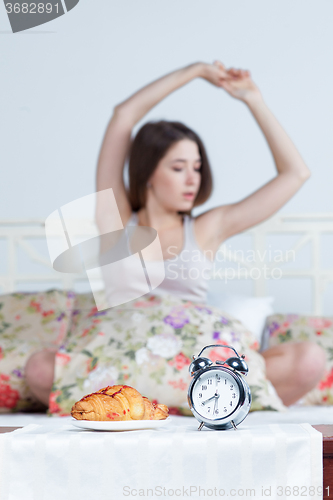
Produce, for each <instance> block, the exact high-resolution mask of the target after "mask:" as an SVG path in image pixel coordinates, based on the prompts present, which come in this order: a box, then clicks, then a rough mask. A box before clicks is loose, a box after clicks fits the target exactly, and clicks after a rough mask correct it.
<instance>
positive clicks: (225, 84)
mask: <svg viewBox="0 0 333 500" xmlns="http://www.w3.org/2000/svg"><path fill="white" fill-rule="evenodd" d="M201 76H202V78H204V79H205V80H207V81H208V82H210V83H211V84H213V85H215V86H216V87H221V88H223V89H224V90H225V91H226V92H228V94H230V95H231V96H232V97H234V98H236V99H240V100H241V101H244V102H248V101H249V100H251V99H252V98H258V97H261V94H260V91H259V89H258V87H257V86H256V84H255V83H254V82H253V80H252V78H251V74H250V72H249V71H248V70H244V69H235V68H229V69H227V68H226V67H225V66H224V64H222V62H221V61H215V62H214V63H213V64H206V63H205V64H203V68H202V73H201Z"/></svg>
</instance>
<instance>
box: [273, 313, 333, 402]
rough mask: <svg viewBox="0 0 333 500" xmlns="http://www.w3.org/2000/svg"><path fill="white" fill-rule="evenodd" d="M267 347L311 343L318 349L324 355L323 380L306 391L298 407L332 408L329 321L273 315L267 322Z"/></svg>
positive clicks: (331, 328)
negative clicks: (289, 343) (325, 363)
mask: <svg viewBox="0 0 333 500" xmlns="http://www.w3.org/2000/svg"><path fill="white" fill-rule="evenodd" d="M266 328H267V330H266V331H267V333H268V335H269V339H268V347H273V346H275V345H278V344H282V343H283V342H303V341H312V342H316V343H317V344H318V345H320V346H321V347H322V348H323V349H324V350H325V351H326V355H327V370H326V375H325V377H324V378H323V379H322V380H321V381H320V382H319V384H318V385H317V387H315V389H313V390H312V391H310V392H309V393H308V394H307V395H306V396H305V397H304V398H302V401H301V403H302V404H304V405H332V404H333V318H328V317H327V318H320V317H317V316H314V317H313V316H299V315H297V314H274V315H272V316H269V317H268V318H267V323H266Z"/></svg>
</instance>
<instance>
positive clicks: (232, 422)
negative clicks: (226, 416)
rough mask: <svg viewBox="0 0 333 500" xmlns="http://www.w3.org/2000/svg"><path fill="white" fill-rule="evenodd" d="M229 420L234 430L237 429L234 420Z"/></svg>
mask: <svg viewBox="0 0 333 500" xmlns="http://www.w3.org/2000/svg"><path fill="white" fill-rule="evenodd" d="M230 422H231V425H232V426H233V428H234V431H237V427H236V426H235V423H234V421H233V420H230Z"/></svg>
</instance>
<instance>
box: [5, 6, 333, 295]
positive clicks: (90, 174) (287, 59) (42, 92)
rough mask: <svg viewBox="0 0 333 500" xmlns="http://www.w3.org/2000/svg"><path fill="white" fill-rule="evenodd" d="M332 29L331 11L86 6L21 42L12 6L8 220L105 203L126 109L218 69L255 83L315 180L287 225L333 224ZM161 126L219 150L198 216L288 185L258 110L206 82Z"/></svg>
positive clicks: (169, 104) (188, 91)
mask: <svg viewBox="0 0 333 500" xmlns="http://www.w3.org/2000/svg"><path fill="white" fill-rule="evenodd" d="M332 21H333V2H332V0H318V1H317V2H313V0H293V2H290V1H289V0H279V1H275V2H267V0H251V1H249V0H237V1H235V2H229V1H227V0H209V1H208V2H203V1H202V0H182V1H179V0H169V1H168V2H161V1H156V0H128V1H125V2H118V1H115V0H98V2H96V1H93V0H90V1H89V0H80V2H79V4H78V5H77V6H76V7H75V8H74V9H73V10H71V11H70V12H68V13H67V14H66V15H64V16H62V17H60V18H58V19H55V20H54V21H52V22H50V23H48V24H44V25H42V26H39V27H36V28H33V29H31V30H28V31H26V32H21V33H16V34H12V33H11V31H10V25H9V21H8V19H7V16H6V12H5V8H4V6H3V5H0V69H1V83H0V87H1V92H0V113H1V117H0V162H1V174H2V176H1V182H0V218H1V219H2V220H3V219H22V218H46V217H47V216H48V215H49V214H50V213H51V212H52V211H53V210H55V209H56V208H57V207H59V206H61V205H63V204H65V203H68V202H70V201H72V200H74V199H76V198H79V197H81V196H84V195H87V194H90V193H91V192H93V191H94V189H95V168H96V161H97V156H98V152H99V148H100V145H101V140H102V137H103V134H104V131H105V127H106V125H107V122H108V120H109V118H110V116H111V114H112V109H113V107H114V106H115V105H116V104H117V103H119V102H120V101H122V100H124V99H125V98H127V97H128V96H129V95H130V94H131V93H133V92H134V91H136V90H137V89H138V88H140V87H141V86H143V85H145V84H147V83H148V82H150V81H151V80H153V79H155V78H158V77H159V76H161V75H162V74H165V73H167V72H169V71H171V70H173V69H175V68H179V67H181V66H183V65H186V64H189V63H191V62H195V61H207V62H212V61H213V60H214V59H220V60H221V61H222V62H224V63H225V64H226V65H227V66H234V67H240V68H245V69H249V70H250V71H251V73H252V77H253V79H254V81H255V82H256V83H257V84H258V86H259V88H260V89H261V91H262V94H263V96H264V99H265V100H266V103H267V104H268V106H269V107H270V108H271V110H272V111H273V113H274V114H275V115H276V116H277V118H278V119H279V121H280V122H281V123H282V125H283V126H284V127H285V129H286V130H287V132H288V133H289V134H290V136H291V138H292V140H293V141H294V142H295V144H296V146H297V147H298V148H299V150H300V152H301V154H302V155H303V158H304V159H305V161H306V163H307V164H308V166H309V167H310V169H311V170H312V177H311V179H310V180H309V181H308V182H307V183H306V185H305V186H304V187H303V188H302V189H301V191H300V192H299V193H297V195H296V196H295V197H294V198H293V199H292V200H291V201H290V202H289V203H288V204H287V205H285V207H283V209H282V210H281V212H282V213H283V212H285V213H309V212H318V213H323V212H332V211H333V208H332V186H333V168H332V159H333V141H332V137H333V93H332V88H333V66H332V47H333V30H332ZM160 118H166V119H173V120H181V121H183V122H185V123H186V124H188V125H189V126H191V127H192V128H194V129H195V130H196V131H197V132H198V133H199V134H200V135H201V136H202V138H203V140H204V141H205V143H206V145H207V148H208V152H209V156H210V160H211V163H212V165H213V171H214V179H215V189H214V193H213V196H212V197H211V199H210V200H209V201H208V202H207V203H206V204H205V205H204V206H202V207H200V208H198V209H197V210H196V211H195V213H200V212H202V211H204V210H206V209H208V208H210V207H213V206H216V205H219V204H221V203H229V202H234V201H237V200H239V199H241V198H242V197H244V196H246V195H248V194H249V193H251V192H252V191H254V190H255V189H257V188H258V187H259V186H261V185H262V184H263V183H265V182H267V181H268V180H269V179H271V178H272V176H274V174H275V169H274V163H273V160H272V157H271V154H270V152H269V150H268V147H267V145H266V143H265V140H264V138H263V136H262V134H261V132H260V130H259V129H258V127H257V125H256V123H255V121H254V120H253V118H252V116H251V114H250V112H249V111H248V109H247V107H246V106H245V105H244V104H243V103H241V102H239V101H236V100H235V99H233V98H231V97H230V96H228V95H227V94H225V93H224V91H223V90H222V89H216V88H215V87H213V86H211V85H209V84H208V83H207V82H205V81H203V80H196V81H193V82H191V83H190V84H189V85H187V86H185V87H184V88H182V89H180V90H178V91H177V92H175V93H174V94H172V95H171V96H170V97H168V98H167V99H165V100H164V101H163V102H162V103H161V104H159V105H158V106H156V107H155V108H154V109H153V110H152V111H151V112H150V113H149V114H148V115H147V116H146V118H145V120H144V121H146V120H149V119H160ZM141 124H142V123H140V124H139V126H140V125H141ZM331 243H332V242H331ZM276 245H277V246H278V245H279V243H278V242H277V243H276ZM0 250H1V248H0ZM332 250H333V246H331V250H329V254H328V253H327V255H332V253H331V252H332ZM326 258H327V257H326ZM332 260H333V259H331V262H332ZM249 293H250V292H249ZM299 293H300V294H302V293H304V292H303V291H302V287H301V288H300V291H299Z"/></svg>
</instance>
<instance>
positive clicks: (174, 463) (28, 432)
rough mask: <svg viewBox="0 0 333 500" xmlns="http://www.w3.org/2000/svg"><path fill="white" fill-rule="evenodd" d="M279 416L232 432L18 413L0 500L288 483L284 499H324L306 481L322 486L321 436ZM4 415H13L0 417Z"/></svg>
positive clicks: (270, 491)
mask: <svg viewBox="0 0 333 500" xmlns="http://www.w3.org/2000/svg"><path fill="white" fill-rule="evenodd" d="M286 413H288V412H286ZM286 413H283V414H282V413H280V414H279V413H276V412H256V413H254V414H250V415H249V417H248V418H247V419H246V420H245V421H244V423H243V424H241V425H240V427H239V429H238V430H237V431H211V430H208V429H203V430H202V431H201V432H198V431H197V427H198V424H197V421H196V420H195V419H194V418H191V417H174V416H173V417H172V421H171V422H170V424H169V425H167V426H165V427H162V428H160V429H154V430H152V429H150V430H141V431H130V432H121V433H119V432H94V431H83V430H80V429H78V428H76V427H74V426H73V425H72V424H71V419H70V418H67V417H66V418H59V419H58V418H48V417H39V418H38V417H37V418H36V417H32V416H29V415H25V416H21V423H23V421H24V420H25V422H27V423H28V425H27V426H26V427H24V428H23V429H19V430H17V431H15V432H12V433H7V434H2V435H0V499H1V500H44V499H45V500H46V499H47V500H55V499H57V500H59V499H62V500H67V499H68V500H69V499H70V500H76V499H77V500H86V499H87V500H88V499H89V500H91V499H95V498H102V499H107V500H111V499H116V500H120V499H122V498H130V499H132V498H134V497H138V498H177V497H178V498H192V499H199V498H207V497H212V498H223V497H227V496H229V497H230V498H232V497H234V498H241V497H244V498H249V497H250V498H256V499H257V498H258V499H259V498H260V499H262V498H264V497H265V496H268V498H270V499H275V498H276V499H281V498H287V494H288V492H289V490H288V489H287V490H286V489H285V488H287V487H299V488H300V489H299V494H298V495H291V496H289V498H296V496H297V497H298V498H301V499H304V498H311V499H318V498H321V496H317V495H315V496H313V495H311V494H310V493H312V492H313V490H310V487H313V488H316V492H318V490H317V488H318V487H321V486H322V436H321V434H320V433H319V432H317V431H316V430H314V429H313V428H312V427H311V425H310V424H309V423H305V424H302V423H297V422H295V423H290V418H289V422H288V419H287V418H286ZM296 413H297V412H296ZM265 414H266V415H265ZM291 416H292V414H291V413H289V417H291ZM13 417H16V418H14V419H13ZM302 417H305V412H304V411H303V409H302V411H299V412H298V415H297V416H296V418H295V417H294V420H297V418H298V420H300V419H302ZM10 418H11V420H10ZM319 418H320V417H319ZM29 419H30V422H31V421H32V420H34V422H35V423H29ZM15 420H16V422H15ZM291 420H293V419H291ZM9 422H11V425H18V424H19V422H20V416H18V415H16V416H14V415H10V416H1V417H0V425H9ZM301 422H306V419H305V418H304V419H303V420H301ZM311 423H318V422H311ZM322 423H325V422H322ZM279 487H280V488H279ZM199 488H201V491H199ZM281 488H282V489H281ZM301 488H303V490H301ZM246 490H248V491H246ZM250 490H251V491H250ZM291 491H292V490H291ZM296 491H297V490H294V492H296ZM301 491H302V492H303V493H304V492H305V493H306V496H300V493H301ZM254 492H255V494H254ZM140 493H141V495H140ZM153 493H154V495H153ZM204 493H205V496H204ZM265 493H266V495H265ZM279 493H280V494H279ZM281 493H282V495H281ZM285 493H286V494H285ZM142 494H145V496H142Z"/></svg>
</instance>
